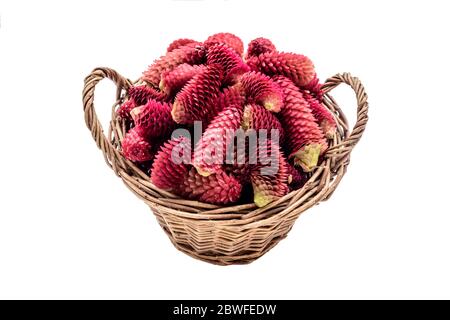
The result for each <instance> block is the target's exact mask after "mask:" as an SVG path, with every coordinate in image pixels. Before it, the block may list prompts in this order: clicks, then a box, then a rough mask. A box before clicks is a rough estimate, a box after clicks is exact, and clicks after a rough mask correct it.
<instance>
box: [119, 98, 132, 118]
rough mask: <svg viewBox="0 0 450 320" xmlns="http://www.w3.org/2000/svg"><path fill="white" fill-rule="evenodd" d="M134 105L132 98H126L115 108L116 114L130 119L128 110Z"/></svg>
mask: <svg viewBox="0 0 450 320" xmlns="http://www.w3.org/2000/svg"><path fill="white" fill-rule="evenodd" d="M136 107H137V105H136V102H135V101H134V99H130V100H127V101H125V102H124V103H122V105H121V106H120V107H119V108H118V109H117V111H116V114H117V115H118V116H119V117H121V118H122V119H126V120H131V115H130V112H131V110H133V109H134V108H136Z"/></svg>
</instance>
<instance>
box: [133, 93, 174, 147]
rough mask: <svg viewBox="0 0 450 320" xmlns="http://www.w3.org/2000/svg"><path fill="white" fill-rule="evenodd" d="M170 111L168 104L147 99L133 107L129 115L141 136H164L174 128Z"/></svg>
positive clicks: (170, 107)
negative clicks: (145, 101)
mask: <svg viewBox="0 0 450 320" xmlns="http://www.w3.org/2000/svg"><path fill="white" fill-rule="evenodd" d="M171 111H172V106H171V105H170V104H168V103H161V102H157V101H155V100H149V101H148V102H147V103H146V104H145V105H143V106H141V107H137V108H134V109H133V111H131V117H132V118H133V120H134V124H135V127H136V128H137V130H140V132H141V134H142V136H143V137H146V138H155V137H164V136H168V135H170V134H171V133H172V130H173V129H174V128H175V122H174V121H173V119H172V115H171V114H170V112H171Z"/></svg>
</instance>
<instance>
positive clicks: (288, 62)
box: [247, 52, 316, 87]
mask: <svg viewBox="0 0 450 320" xmlns="http://www.w3.org/2000/svg"><path fill="white" fill-rule="evenodd" d="M247 64H248V65H249V66H250V68H251V69H252V70H257V71H261V72H262V73H264V74H266V75H268V76H274V75H282V76H285V77H287V78H289V79H291V80H292V81H293V82H294V83H295V84H296V85H297V86H299V87H301V86H305V85H307V84H308V83H309V82H310V81H311V80H312V79H313V78H314V75H315V74H316V73H315V71H314V65H313V63H312V61H311V60H310V59H309V58H308V57H306V56H303V55H300V54H295V53H286V52H266V53H263V54H260V55H259V56H256V57H252V58H250V59H248V60H247Z"/></svg>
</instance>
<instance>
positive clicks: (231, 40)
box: [205, 32, 244, 56]
mask: <svg viewBox="0 0 450 320" xmlns="http://www.w3.org/2000/svg"><path fill="white" fill-rule="evenodd" d="M218 43H220V44H226V45H227V46H229V47H230V48H232V49H233V50H234V51H236V53H237V54H238V55H240V56H242V54H243V53H244V43H243V42H242V40H241V39H240V38H239V37H238V36H236V35H234V34H232V33H228V32H222V33H216V34H213V35H212V36H210V37H209V38H208V39H206V41H205V44H206V45H214V44H218Z"/></svg>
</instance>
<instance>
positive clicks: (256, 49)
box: [246, 37, 277, 59]
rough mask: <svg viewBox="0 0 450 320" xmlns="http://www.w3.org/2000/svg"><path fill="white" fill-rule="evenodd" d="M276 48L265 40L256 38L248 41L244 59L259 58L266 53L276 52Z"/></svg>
mask: <svg viewBox="0 0 450 320" xmlns="http://www.w3.org/2000/svg"><path fill="white" fill-rule="evenodd" d="M276 50H277V48H276V47H275V45H274V44H273V43H272V41H270V40H269V39H266V38H262V37H261V38H256V39H253V40H252V41H250V43H249V44H248V47H247V56H246V59H249V58H250V57H254V56H259V55H260V54H263V53H266V52H272V51H276Z"/></svg>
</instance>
